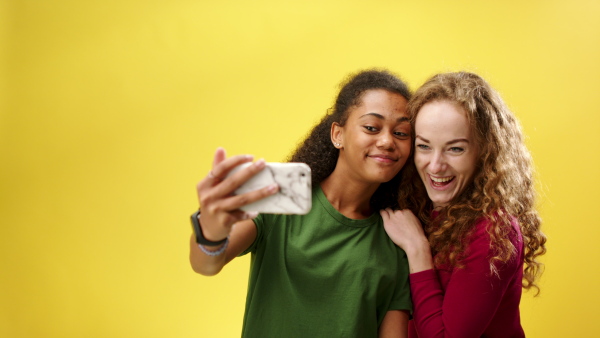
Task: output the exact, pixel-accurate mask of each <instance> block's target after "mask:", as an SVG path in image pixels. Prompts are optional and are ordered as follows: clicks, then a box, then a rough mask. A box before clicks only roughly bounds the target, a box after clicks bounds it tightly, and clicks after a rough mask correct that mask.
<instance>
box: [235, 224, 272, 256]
mask: <svg viewBox="0 0 600 338" xmlns="http://www.w3.org/2000/svg"><path fill="white" fill-rule="evenodd" d="M269 216H272V215H268V214H259V215H258V216H257V217H256V218H254V219H253V220H252V221H254V225H256V238H255V239H254V242H253V243H252V244H251V245H250V246H249V247H248V249H246V250H244V251H243V252H242V253H241V254H239V255H238V257H241V256H244V255H246V254H248V253H250V252H255V251H256V248H257V246H258V245H260V243H262V242H263V241H264V238H265V233H266V232H267V225H268V224H271V223H272V222H271V221H269Z"/></svg>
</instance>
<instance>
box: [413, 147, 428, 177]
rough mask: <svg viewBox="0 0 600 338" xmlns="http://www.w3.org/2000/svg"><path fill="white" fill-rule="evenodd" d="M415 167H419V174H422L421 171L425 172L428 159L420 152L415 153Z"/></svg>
mask: <svg viewBox="0 0 600 338" xmlns="http://www.w3.org/2000/svg"><path fill="white" fill-rule="evenodd" d="M414 160H415V166H416V167H417V170H418V171H419V174H420V173H421V171H422V170H423V167H424V166H425V163H427V159H426V158H425V156H424V155H423V154H421V153H419V152H415V157H414Z"/></svg>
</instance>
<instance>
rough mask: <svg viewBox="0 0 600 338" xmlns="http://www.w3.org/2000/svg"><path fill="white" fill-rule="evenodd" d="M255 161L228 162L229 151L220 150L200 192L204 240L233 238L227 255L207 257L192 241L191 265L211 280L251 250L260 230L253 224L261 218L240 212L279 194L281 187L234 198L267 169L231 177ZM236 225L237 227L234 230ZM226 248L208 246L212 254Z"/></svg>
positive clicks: (252, 167) (245, 158) (252, 168)
mask: <svg viewBox="0 0 600 338" xmlns="http://www.w3.org/2000/svg"><path fill="white" fill-rule="evenodd" d="M250 161H252V156H249V155H237V156H232V157H230V158H227V156H226V153H225V150H224V149H223V148H218V149H217V151H216V152H215V157H214V161H213V167H212V170H211V171H210V173H209V174H208V176H207V177H205V178H204V179H203V180H202V181H200V182H199V183H198V184H197V186H196V190H197V193H198V201H199V202H200V206H201V209H202V212H201V214H200V217H199V223H200V228H201V231H202V234H203V235H204V238H206V239H207V240H209V241H214V242H218V241H220V240H222V239H225V238H227V237H229V243H228V246H227V248H226V250H225V252H224V253H222V254H220V255H208V254H206V253H204V252H203V251H202V250H201V249H200V248H199V247H198V244H197V243H196V241H195V238H194V236H193V235H192V238H191V239H190V263H191V265H192V268H193V269H194V271H196V272H198V273H200V274H203V275H207V276H211V275H215V274H217V273H219V271H221V269H222V268H223V266H225V264H227V263H228V262H229V261H231V260H232V259H233V258H235V257H236V256H237V255H239V254H240V253H241V252H242V251H244V250H245V249H247V248H248V247H249V246H250V245H251V244H252V242H253V241H254V239H255V238H256V226H255V225H254V222H253V221H252V220H250V219H251V218H254V217H256V216H257V214H256V213H248V212H244V211H242V210H240V209H239V208H240V207H242V206H244V205H246V204H250V203H252V202H255V201H257V200H259V199H262V198H265V197H267V196H270V195H272V194H274V193H276V192H277V189H278V187H277V185H271V186H267V187H265V188H262V189H259V190H255V191H251V192H248V193H244V194H241V195H233V192H234V191H235V190H236V189H237V188H238V187H239V186H241V185H242V184H243V183H244V182H246V181H247V180H248V179H250V178H251V177H252V176H254V175H255V174H256V173H258V172H259V171H261V170H262V169H264V167H265V162H264V161H263V160H260V161H256V162H254V163H253V164H252V165H250V166H248V167H247V168H244V169H242V170H239V171H238V172H236V173H235V174H233V175H231V176H229V177H227V174H228V173H229V172H230V171H231V170H232V169H233V168H235V167H236V166H238V165H240V164H242V163H246V162H250ZM234 225H235V226H234ZM223 245H225V244H222V245H217V246H205V249H207V250H208V251H217V250H219V249H220V248H221V247H222V246H223Z"/></svg>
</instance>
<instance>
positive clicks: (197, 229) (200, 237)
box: [191, 210, 227, 246]
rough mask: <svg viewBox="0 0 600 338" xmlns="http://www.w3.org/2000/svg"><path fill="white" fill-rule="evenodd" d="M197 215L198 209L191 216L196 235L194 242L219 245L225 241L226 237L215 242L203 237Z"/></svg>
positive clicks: (198, 214) (198, 213)
mask: <svg viewBox="0 0 600 338" xmlns="http://www.w3.org/2000/svg"><path fill="white" fill-rule="evenodd" d="M199 216H200V210H198V211H196V212H195V213H193V214H192V216H191V220H192V228H193V229H194V234H195V235H196V243H198V244H202V245H209V246H217V245H221V244H223V243H225V242H226V241H227V238H225V239H222V240H220V241H217V242H213V241H209V240H208V239H206V238H204V235H203V234H202V227H201V226H200V220H199V219H198V217H199Z"/></svg>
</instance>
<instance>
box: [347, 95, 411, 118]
mask: <svg viewBox="0 0 600 338" xmlns="http://www.w3.org/2000/svg"><path fill="white" fill-rule="evenodd" d="M407 104H408V101H407V100H406V98H404V96H402V95H400V94H398V93H394V92H390V91H388V90H385V89H369V90H366V91H365V92H364V93H362V95H361V96H360V100H359V104H358V105H356V106H354V107H352V108H350V110H349V117H350V118H352V117H354V118H360V117H361V116H363V115H364V114H368V113H376V114H380V115H383V116H389V115H399V116H398V117H407V116H408V113H407V112H406V106H407Z"/></svg>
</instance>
